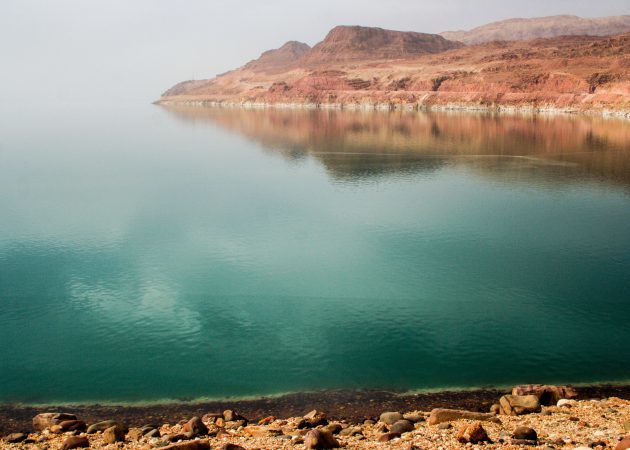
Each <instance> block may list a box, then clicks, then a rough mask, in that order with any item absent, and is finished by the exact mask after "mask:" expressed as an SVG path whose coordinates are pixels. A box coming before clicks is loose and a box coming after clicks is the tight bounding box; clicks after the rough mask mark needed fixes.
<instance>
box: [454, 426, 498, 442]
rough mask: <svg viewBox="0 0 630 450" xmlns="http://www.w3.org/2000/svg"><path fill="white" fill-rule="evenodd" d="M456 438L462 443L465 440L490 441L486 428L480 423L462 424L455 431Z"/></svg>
mask: <svg viewBox="0 0 630 450" xmlns="http://www.w3.org/2000/svg"><path fill="white" fill-rule="evenodd" d="M457 440H458V441H459V442H461V443H463V444H465V443H467V442H470V443H471V444H478V443H479V442H490V438H489V437H488V433H486V430H485V429H484V427H482V426H481V424H480V423H475V424H472V425H464V426H462V427H461V428H460V430H459V432H458V433H457Z"/></svg>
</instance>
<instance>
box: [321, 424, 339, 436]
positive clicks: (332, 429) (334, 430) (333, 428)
mask: <svg viewBox="0 0 630 450" xmlns="http://www.w3.org/2000/svg"><path fill="white" fill-rule="evenodd" d="M342 428H343V427H342V426H341V424H340V423H330V424H328V425H326V426H325V427H324V428H323V429H324V430H326V431H328V432H329V433H330V434H338V433H339V432H340V431H341V430H342Z"/></svg>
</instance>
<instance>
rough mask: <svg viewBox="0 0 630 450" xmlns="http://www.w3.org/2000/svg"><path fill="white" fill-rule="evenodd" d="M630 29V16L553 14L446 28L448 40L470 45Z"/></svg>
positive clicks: (594, 34) (602, 34) (608, 32)
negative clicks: (472, 27)
mask: <svg viewBox="0 0 630 450" xmlns="http://www.w3.org/2000/svg"><path fill="white" fill-rule="evenodd" d="M628 31H630V16H611V17H597V18H593V19H584V18H582V17H577V16H568V15H563V16H549V17H536V18H533V19H508V20H502V21H499V22H493V23H489V24H487V25H482V26H480V27H477V28H474V29H472V30H469V31H445V32H443V33H440V35H441V36H444V37H445V38H446V39H450V40H453V41H460V42H464V43H466V44H481V43H483V42H492V41H520V40H531V39H540V38H552V37H558V36H610V35H614V34H622V33H627V32H628Z"/></svg>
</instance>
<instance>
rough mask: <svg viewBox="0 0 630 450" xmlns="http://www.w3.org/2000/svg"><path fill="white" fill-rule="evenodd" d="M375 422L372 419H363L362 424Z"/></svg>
mask: <svg viewBox="0 0 630 450" xmlns="http://www.w3.org/2000/svg"><path fill="white" fill-rule="evenodd" d="M375 423H376V422H375V421H373V420H372V419H365V420H364V421H363V425H374V424H375Z"/></svg>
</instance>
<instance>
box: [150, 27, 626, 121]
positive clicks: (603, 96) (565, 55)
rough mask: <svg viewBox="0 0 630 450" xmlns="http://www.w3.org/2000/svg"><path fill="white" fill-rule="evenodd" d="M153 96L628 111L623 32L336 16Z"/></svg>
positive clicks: (165, 98)
mask: <svg viewBox="0 0 630 450" xmlns="http://www.w3.org/2000/svg"><path fill="white" fill-rule="evenodd" d="M624 17H625V16H624ZM160 102H161V103H180V102H183V103H218V104H230V105H242V104H265V105H272V104H293V105H298V106H299V105H309V106H326V105H333V106H335V107H342V106H343V107H362V108H364V107H368V108H369V107H379V108H380V107H384V108H397V107H403V108H409V109H415V108H449V109H450V108H458V109H526V110H528V111H530V110H533V111H539V110H562V111H572V112H596V113H604V114H615V115H622V116H630V33H626V34H622V35H617V36H609V37H593V36H568V37H567V36H565V37H558V38H553V39H536V40H533V41H515V42H492V43H486V44H478V45H472V46H465V45H464V44H462V43H460V42H454V41H449V40H447V39H444V38H443V37H441V36H438V35H431V34H423V33H413V32H400V31H390V30H383V29H380V28H366V27H348V26H342V27H336V28H334V29H333V30H332V31H331V32H330V33H328V35H327V36H326V38H325V39H324V40H323V41H322V42H320V43H319V44H317V45H315V46H314V47H313V48H312V49H310V48H308V46H307V45H306V44H301V43H298V42H289V43H287V44H285V45H284V46H283V47H281V48H280V49H277V50H272V51H270V52H265V53H263V55H261V57H260V58H259V59H257V60H255V61H252V62H250V63H248V64H246V65H245V66H243V67H241V68H240V69H237V70H234V71H232V72H228V73H226V74H223V75H220V76H217V77H216V78H212V79H209V80H200V81H187V82H183V83H179V84H177V85H175V86H174V87H172V88H171V89H169V90H168V91H166V92H165V93H164V94H163V96H162V98H161V99H160Z"/></svg>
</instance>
